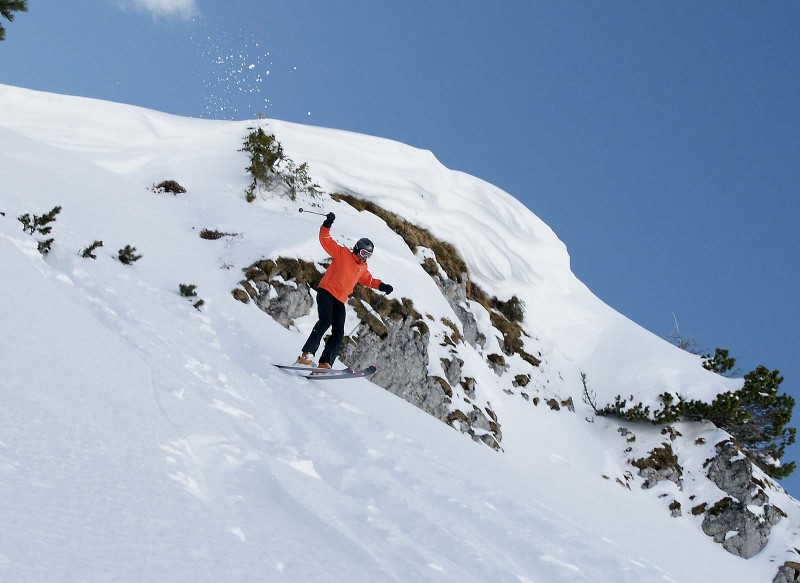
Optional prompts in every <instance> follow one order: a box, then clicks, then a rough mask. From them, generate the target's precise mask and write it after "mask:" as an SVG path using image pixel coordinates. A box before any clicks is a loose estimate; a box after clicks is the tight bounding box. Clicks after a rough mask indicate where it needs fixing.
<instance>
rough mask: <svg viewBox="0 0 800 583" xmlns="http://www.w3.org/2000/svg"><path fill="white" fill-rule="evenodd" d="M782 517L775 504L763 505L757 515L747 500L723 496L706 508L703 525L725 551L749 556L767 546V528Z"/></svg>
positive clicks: (704, 529) (745, 556) (746, 557)
mask: <svg viewBox="0 0 800 583" xmlns="http://www.w3.org/2000/svg"><path fill="white" fill-rule="evenodd" d="M781 518H782V513H781V512H780V511H779V510H778V509H776V508H775V507H774V506H769V505H765V506H764V507H763V516H757V515H756V514H754V513H753V512H752V511H750V509H749V508H748V507H747V505H746V504H743V503H742V502H737V501H735V500H733V499H731V498H723V499H722V500H720V501H719V502H717V504H715V505H714V506H713V507H712V508H711V509H709V510H708V511H707V512H706V517H705V519H703V525H702V527H703V532H704V533H706V534H707V535H708V536H710V537H713V539H714V541H715V542H718V543H722V546H723V548H724V549H725V550H726V551H728V552H729V553H731V554H734V555H736V556H737V557H742V558H743V559H749V558H750V557H754V556H755V555H757V554H758V553H759V552H761V549H763V548H764V547H765V546H766V544H767V542H768V536H769V531H770V530H771V529H772V527H773V526H774V525H776V524H777V523H778V522H779V521H780V520H781ZM734 532H735V533H736V534H734V535H732V536H731V534H730V533H734Z"/></svg>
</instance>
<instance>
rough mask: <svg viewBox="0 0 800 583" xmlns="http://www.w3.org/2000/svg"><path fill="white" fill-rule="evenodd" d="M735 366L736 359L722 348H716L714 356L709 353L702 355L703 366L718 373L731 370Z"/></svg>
mask: <svg viewBox="0 0 800 583" xmlns="http://www.w3.org/2000/svg"><path fill="white" fill-rule="evenodd" d="M735 366H736V359H735V358H733V357H732V356H731V355H730V352H729V351H728V350H726V349H724V348H717V349H716V351H715V352H714V356H711V355H710V354H705V355H703V368H704V369H706V370H710V371H711V372H715V373H717V374H719V375H725V374H726V373H728V372H730V371H732V370H733V367H735Z"/></svg>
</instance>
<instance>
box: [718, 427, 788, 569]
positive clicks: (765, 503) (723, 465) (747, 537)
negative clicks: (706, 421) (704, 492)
mask: <svg viewBox="0 0 800 583" xmlns="http://www.w3.org/2000/svg"><path fill="white" fill-rule="evenodd" d="M716 451H717V455H716V456H715V457H714V458H712V459H711V460H710V462H709V463H708V474H707V475H708V479H709V480H711V481H712V482H714V483H715V484H716V485H717V486H718V487H719V488H720V489H721V490H722V491H724V492H725V493H727V494H728V495H729V496H731V498H724V499H723V500H720V501H719V502H718V503H717V504H716V505H715V506H714V507H713V508H711V509H709V510H707V511H706V516H705V519H704V520H703V532H705V533H706V534H707V535H709V536H712V537H713V538H714V540H715V541H716V542H719V543H722V546H723V547H724V548H725V550H727V551H728V552H730V553H732V554H734V555H736V556H738V557H743V558H745V559H749V558H750V557H752V556H754V555H756V554H758V553H759V552H760V551H761V549H763V548H764V546H765V545H766V544H767V542H768V536H769V533H770V530H771V529H772V527H773V526H774V525H776V524H777V523H778V522H780V520H781V518H783V517H784V516H786V515H785V514H784V512H783V511H782V510H781V509H780V508H778V507H776V506H771V505H769V496H767V494H766V492H764V490H763V489H762V488H761V487H760V486H759V485H758V484H757V483H756V481H755V480H754V478H753V466H752V464H751V463H750V461H749V460H748V459H747V458H745V457H743V456H742V455H741V452H740V450H739V448H738V447H737V446H736V444H735V443H733V441H730V440H728V441H723V442H721V443H718V444H717V446H716ZM748 506H759V507H762V508H763V509H764V516H757V515H756V514H754V513H753V512H752V511H751V510H750V509H749V508H748ZM729 532H736V534H735V535H733V536H728V535H727V533H729Z"/></svg>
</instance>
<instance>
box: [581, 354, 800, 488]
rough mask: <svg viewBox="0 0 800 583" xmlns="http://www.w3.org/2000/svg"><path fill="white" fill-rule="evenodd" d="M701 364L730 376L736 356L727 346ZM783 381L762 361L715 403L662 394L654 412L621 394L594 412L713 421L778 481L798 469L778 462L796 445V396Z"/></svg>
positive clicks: (655, 419) (631, 418)
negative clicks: (783, 389)
mask: <svg viewBox="0 0 800 583" xmlns="http://www.w3.org/2000/svg"><path fill="white" fill-rule="evenodd" d="M703 366H704V367H705V368H706V369H708V370H710V371H713V372H716V373H717V374H720V375H725V376H730V375H729V374H728V373H729V372H730V371H731V370H733V368H734V367H735V366H736V359H735V358H733V357H732V356H730V353H729V352H728V351H727V350H724V349H720V348H717V350H716V353H715V354H714V356H713V357H712V356H710V355H706V356H705V362H704V363H703ZM782 382H783V377H782V376H781V374H780V371H779V370H777V369H776V370H772V371H771V370H769V369H768V368H767V367H765V366H763V365H759V366H758V367H756V369H755V370H753V371H751V372H749V373H747V374H746V375H745V376H744V385H743V386H742V388H741V389H739V390H738V391H733V392H731V391H728V392H725V393H721V394H719V395H717V397H716V398H715V399H714V400H713V401H712V402H711V403H705V402H703V401H687V400H685V399H683V398H682V397H681V396H680V395H678V398H677V399H675V397H674V396H673V395H671V394H670V393H664V394H663V395H661V396H660V397H661V402H662V403H663V408H661V409H659V410H657V411H651V409H650V407H649V406H644V405H643V404H642V403H635V402H634V399H633V397H632V396H631V397H630V399H623V398H622V397H621V396H620V395H617V397H616V399H615V402H614V403H613V404H611V405H607V406H606V407H604V408H603V409H600V410H596V413H597V414H598V415H611V416H614V417H620V418H622V419H626V420H628V421H636V422H643V421H649V422H652V423H655V424H659V425H661V424H667V423H672V422H674V421H677V420H678V419H681V418H684V419H689V420H692V421H711V422H712V423H713V424H714V425H716V426H717V427H719V428H720V429H723V430H724V431H727V432H728V433H730V434H731V436H733V437H734V438H735V439H736V440H737V441H738V442H739V444H740V445H741V446H742V448H743V449H744V450H746V451H747V453H748V454H749V457H750V459H751V460H752V462H753V463H755V464H756V465H757V466H758V467H760V468H761V469H762V470H764V472H765V473H766V474H767V475H769V476H770V477H772V478H775V479H778V480H779V479H781V478H785V477H786V476H788V475H790V474H791V473H792V472H794V470H795V468H796V465H797V464H796V463H795V462H789V463H786V464H780V465H779V462H780V460H781V458H782V457H783V454H784V452H785V450H786V447H787V446H789V445H791V444H793V443H794V441H795V437H796V435H795V434H796V432H797V430H796V429H795V428H793V427H789V426H788V425H789V423H790V422H791V420H792V411H793V409H794V405H795V400H794V398H793V397H790V396H789V395H787V394H785V393H784V394H779V393H778V391H779V389H780V385H781V383H782Z"/></svg>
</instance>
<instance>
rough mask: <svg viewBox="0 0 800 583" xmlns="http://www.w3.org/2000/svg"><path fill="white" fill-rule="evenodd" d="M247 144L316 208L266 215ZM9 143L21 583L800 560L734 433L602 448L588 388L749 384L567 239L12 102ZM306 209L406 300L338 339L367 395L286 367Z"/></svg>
mask: <svg viewBox="0 0 800 583" xmlns="http://www.w3.org/2000/svg"><path fill="white" fill-rule="evenodd" d="M255 124H260V125H262V126H264V127H266V128H267V129H268V131H269V132H272V133H274V134H275V135H276V137H277V138H278V139H279V140H280V142H281V143H282V144H283V146H284V148H285V151H286V153H287V154H288V155H289V156H290V157H291V158H292V159H293V160H294V161H295V162H297V163H298V164H299V163H302V162H308V164H309V169H310V173H311V176H312V177H313V179H314V181H316V182H317V183H318V184H319V186H320V187H321V189H322V190H323V191H324V193H323V194H322V196H320V197H310V196H301V197H299V198H298V199H297V200H290V199H289V198H287V197H285V196H280V195H279V194H278V193H277V192H269V191H262V192H259V194H258V196H257V198H256V200H255V201H254V202H252V203H248V202H246V201H245V196H244V192H245V189H246V187H247V185H248V183H249V181H250V177H249V175H248V174H247V173H246V172H245V171H244V169H245V167H246V166H247V163H248V160H247V155H246V154H245V153H243V152H242V151H240V149H241V147H242V143H243V140H244V137H245V135H246V134H247V133H248V131H249V129H248V128H250V127H252V126H254V125H255ZM0 143H2V148H0V212H2V213H3V215H2V216H0V259H1V260H2V264H3V266H4V268H5V269H4V276H3V277H2V278H0V293H2V302H0V321H1V322H2V324H3V333H2V344H0V398H2V409H1V410H2V417H1V418H0V499H2V501H3V503H2V506H0V523H2V527H0V579H1V580H3V581H54V580H55V581H106V580H113V581H190V580H191V581H214V582H217V581H273V580H275V581H278V580H284V579H285V580H290V581H343V580H348V581H428V580H430V581H451V580H453V581H454V580H459V581H485V580H498V581H535V582H543V581H544V582H549V581H575V580H586V581H614V582H619V581H631V582H633V581H636V582H638V581H707V580H708V581H732V582H733V581H742V582H745V581H746V582H752V581H772V580H773V577H775V576H776V574H777V573H778V571H779V568H781V567H782V566H783V565H784V563H785V562H787V561H794V560H795V559H797V558H798V557H797V552H796V551H795V547H798V546H800V540H798V536H797V533H796V530H797V526H798V525H800V509H799V508H798V506H797V503H796V501H795V500H794V499H793V498H791V497H790V496H788V495H787V494H786V493H785V492H784V491H783V490H782V489H781V488H780V486H778V485H777V484H776V483H774V482H773V481H772V480H770V479H769V478H768V477H766V476H765V475H764V474H763V472H761V471H760V470H758V469H756V468H753V467H752V466H751V465H750V464H749V463H748V462H747V461H746V460H745V459H744V458H743V457H742V456H741V455H740V454H739V453H738V452H737V451H736V450H735V448H733V447H732V446H729V445H724V443H725V442H726V440H727V438H728V436H727V435H726V434H725V433H724V432H722V431H719V430H717V429H715V428H714V427H713V426H712V425H710V424H699V423H675V424H673V425H671V426H670V428H669V429H668V430H665V431H662V428H660V427H656V426H651V425H635V424H620V423H619V422H617V421H614V420H613V419H610V418H606V417H595V416H593V415H592V412H591V410H590V409H589V407H588V406H587V405H586V404H585V403H584V402H583V399H582V397H583V390H584V387H583V383H582V381H581V373H584V374H585V375H586V378H587V380H588V386H589V387H590V389H591V390H592V391H593V393H594V395H595V399H596V402H597V403H598V404H599V405H601V406H602V405H605V404H608V403H611V402H612V401H613V399H614V397H615V396H617V395H622V396H625V397H627V396H631V395H632V396H634V397H635V399H636V400H637V401H641V402H642V403H643V404H645V405H651V406H653V407H657V406H658V405H659V404H660V402H659V400H658V396H659V395H660V394H662V393H664V392H672V393H674V394H681V395H683V396H685V397H687V398H695V399H705V400H711V399H713V397H714V396H715V395H717V394H719V393H721V392H724V391H729V390H734V389H736V388H738V386H739V385H740V382H741V381H735V380H730V379H725V378H722V377H720V376H718V375H715V374H713V373H711V372H709V371H706V370H704V369H703V368H702V366H701V364H700V360H699V358H698V357H696V356H693V355H691V354H688V353H686V352H683V351H681V350H678V349H677V348H675V347H673V346H671V345H670V344H669V343H667V342H664V341H663V340H661V339H659V338H657V337H656V336H654V335H652V334H650V333H649V332H647V331H645V330H644V329H642V328H641V327H639V326H637V325H636V324H635V323H633V322H631V321H629V320H627V319H626V318H624V317H623V316H621V315H620V314H618V313H617V312H615V311H613V310H612V309H610V308H609V307H608V306H606V305H605V304H603V303H602V302H601V301H600V300H598V299H597V298H596V297H595V296H594V295H593V294H592V293H591V292H590V291H589V290H588V289H587V288H586V287H585V286H584V285H583V284H582V283H581V282H580V281H578V280H577V278H576V277H575V276H574V275H573V274H572V273H571V271H570V266H569V256H568V254H567V251H566V249H565V247H564V245H563V244H562V243H561V242H560V241H559V239H558V238H557V237H556V235H555V234H554V233H553V232H552V230H551V229H550V228H549V227H548V226H547V225H545V224H544V223H543V222H542V221H540V220H539V219H538V218H537V217H536V216H535V215H534V214H533V213H531V212H530V211H529V210H528V209H527V208H525V207H524V206H523V205H522V204H520V203H519V202H518V201H516V200H515V199H514V198H513V197H511V196H510V195H508V194H506V193H504V192H502V191H500V190H499V189H497V188H495V187H493V186H492V185H490V184H487V183H485V182H483V181H481V180H479V179H477V178H474V177H471V176H468V175H466V174H463V173H460V172H454V171H451V170H448V169H447V168H445V167H444V166H442V165H441V164H440V163H439V162H438V161H437V160H436V159H435V157H434V156H433V155H432V154H431V153H430V152H426V151H421V150H417V149H414V148H411V147H408V146H405V145H402V144H398V143H396V142H392V141H388V140H384V139H380V138H374V137H367V136H363V135H357V134H353V133H348V132H343V131H336V130H330V129H322V128H315V127H308V126H300V125H296V124H290V123H285V122H279V121H272V120H270V121H269V122H268V123H267V122H263V121H261V122H256V121H252V122H219V121H217V122H215V121H206V120H196V119H186V118H180V117H175V116H170V115H166V114H162V113H158V112H153V111H148V110H144V109H140V108H136V107H131V106H127V105H120V104H113V103H107V102H100V101H96V100H91V99H83V98H74V97H65V96H57V95H52V94H45V93H39V92H34V91H28V90H24V89H18V88H13V87H8V86H2V85H0ZM164 180H176V181H177V182H179V183H180V184H181V185H182V186H183V187H185V188H186V192H185V193H183V194H179V195H177V196H174V195H172V194H168V193H158V192H154V189H153V185H154V184H157V183H159V182H161V181H164ZM56 206H61V208H62V210H61V212H60V214H58V216H57V220H56V222H55V223H53V230H52V233H51V234H50V235H47V236H46V237H45V236H40V235H37V236H32V235H30V234H27V233H25V232H23V229H22V225H21V223H20V222H19V221H18V220H17V217H19V216H21V215H24V214H25V213H29V214H30V215H43V214H45V213H47V212H48V211H50V210H51V209H53V208H54V207H56ZM301 207H303V208H305V209H307V210H315V211H319V212H328V211H333V212H335V213H336V217H337V218H336V222H335V224H334V227H333V235H334V237H335V238H336V239H337V240H338V241H339V242H340V243H342V244H352V243H353V242H354V241H355V240H356V239H358V238H360V237H364V236H366V237H369V238H370V239H372V240H373V241H374V242H375V244H376V252H375V254H374V256H373V257H372V258H371V259H370V270H371V271H372V273H373V274H374V275H375V276H376V277H379V278H381V279H383V280H384V281H386V282H388V283H391V284H392V285H393V286H394V292H393V293H392V294H391V296H389V297H387V298H378V300H377V301H378V302H382V304H380V306H383V307H384V308H386V310H385V311H380V310H379V311H380V315H379V317H378V318H375V317H374V316H373V315H372V314H371V313H369V314H365V313H364V312H363V310H364V309H365V307H364V305H363V304H360V307H359V306H353V307H349V308H348V321H347V324H346V327H345V330H346V332H347V333H348V340H347V346H346V348H345V349H344V350H343V353H342V357H343V360H345V361H346V362H347V364H351V363H366V362H370V361H377V363H378V364H379V366H380V369H381V370H380V372H379V373H378V374H377V375H375V377H374V378H373V379H372V381H374V382H370V381H368V380H361V379H359V380H352V381H335V382H334V381H331V382H328V383H311V382H309V381H306V380H305V379H301V378H297V377H295V376H292V375H291V374H287V373H286V372H282V371H279V370H278V369H276V368H275V367H273V366H272V364H274V363H288V362H292V361H293V360H294V359H295V358H296V356H297V354H298V353H299V350H300V347H301V346H302V344H303V341H304V340H305V338H306V336H307V334H308V332H309V331H310V329H311V327H312V326H313V324H314V321H315V313H316V312H315V310H314V309H313V307H312V302H311V300H312V299H313V297H314V292H313V290H309V288H308V286H307V285H306V284H305V282H304V281H301V280H300V279H299V277H294V276H293V274H291V273H287V272H286V270H285V269H282V268H281V262H286V261H296V260H300V263H302V264H303V265H305V266H311V267H312V272H313V271H315V270H321V269H323V268H324V267H323V265H324V263H323V262H324V260H325V258H326V255H325V253H324V251H323V250H322V248H321V247H320V245H319V242H318V240H317V232H318V228H319V224H320V222H321V220H322V218H321V217H318V216H315V215H312V214H309V213H307V212H306V213H301V212H299V209H300V208H301ZM395 219H397V220H400V219H402V220H404V221H407V222H408V223H410V224H411V226H413V228H414V229H424V230H425V232H426V233H427V234H428V235H430V237H431V238H430V239H429V240H430V241H433V242H434V243H431V244H430V246H426V245H417V246H414V245H411V244H410V243H409V242H408V236H407V233H406V234H405V235H404V232H400V231H402V229H397V228H392V221H394V220H395ZM409 228H411V227H409ZM204 231H206V232H209V231H211V232H216V233H217V235H218V237H217V238H211V239H209V238H203V237H201V233H203V232H204ZM415 232H416V231H415ZM47 237H53V238H54V242H53V243H52V246H51V251H50V252H49V254H47V255H46V256H43V255H42V254H41V253H40V252H39V250H38V248H37V246H38V242H39V241H41V240H43V239H45V238H47ZM94 241H102V243H103V245H102V247H98V248H97V249H96V250H95V251H94V254H95V256H96V259H92V258H87V257H83V256H82V254H81V250H83V249H86V248H87V247H88V246H89V245H91V244H92V243H93V242H94ZM439 243H442V244H446V245H449V246H451V247H448V248H449V249H452V250H453V255H454V257H457V258H458V259H459V260H463V262H464V264H465V265H466V268H467V274H466V275H465V276H464V279H463V280H459V279H458V278H457V277H454V276H453V273H452V272H451V271H448V270H447V269H446V268H445V267H443V265H444V263H445V259H444V258H443V257H442V254H441V253H437V252H436V251H434V249H433V246H435V245H436V244H439ZM126 245H131V246H132V247H135V249H136V252H137V253H138V254H140V255H141V256H142V258H141V259H140V260H138V261H136V262H135V263H132V264H130V265H126V264H124V263H123V262H121V261H120V260H119V259H118V256H117V255H118V250H120V249H122V248H124V247H125V246H126ZM412 247H414V248H413V249H412ZM290 271H291V270H290ZM279 272H280V273H279ZM181 284H185V285H194V286H196V293H197V296H196V297H192V298H186V297H183V296H182V295H181V294H180V292H179V286H180V285H181ZM475 290H479V291H480V293H479V294H478V295H480V294H484V295H485V297H486V301H485V302H482V301H479V300H478V299H476V293H477V292H476V291H475ZM467 291H469V293H467ZM237 298H238V299H239V300H241V301H237ZM515 298H516V299H515ZM200 299H202V300H203V302H204V303H203V304H202V305H200V306H198V308H197V309H196V308H195V307H193V304H194V303H195V302H197V301H198V300H200ZM373 299H375V298H373ZM516 300H519V302H517V301H516ZM287 306H288V307H287ZM508 306H512V307H517V308H519V307H522V308H523V309H524V313H523V314H517V315H518V316H521V317H520V318H518V320H519V321H518V322H517V327H516V328H514V327H513V325H511V324H510V323H509V320H514V319H515V318H513V317H511V318H509V319H506V318H505V317H502V316H501V312H503V310H504V309H505V307H508ZM357 308H358V309H357ZM495 308H496V309H495ZM371 310H372V309H371V308H370V312H371ZM265 312H269V314H270V315H271V316H272V317H270V315H268V314H267V313H265ZM361 317H364V323H361V319H360V318H361ZM370 321H371V322H372V324H371V325H368V323H369V322H370ZM506 324H508V325H509V326H511V328H510V330H511V332H509V329H507V328H504V326H505V325H506ZM514 330H516V331H517V332H516V333H515V332H514ZM515 334H517V335H516V336H515ZM512 345H513V346H512ZM384 389H386V390H384ZM720 444H723V445H720ZM487 445H488V446H489V447H487ZM653 452H656V453H655V454H653ZM659 452H661V453H662V454H665V455H658V453H659ZM666 454H668V455H666ZM648 459H649V460H651V461H653V460H655V461H653V463H649V462H647V461H644V462H643V461H641V460H648ZM665 459H666V460H667V462H665V461H664V460H665ZM636 460H639V462H638V463H636V464H634V463H632V462H635V461H636ZM725 500H727V502H725ZM736 555H738V556H736ZM751 555H752V556H751ZM747 556H751V558H748V559H747V560H744V559H743V558H742V557H747ZM798 569H800V566H798ZM784 572H786V573H788V575H786V577H789V576H791V573H793V571H792V570H791V569H790V568H784ZM777 580H787V581H788V580H791V579H788V578H786V579H777Z"/></svg>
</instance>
